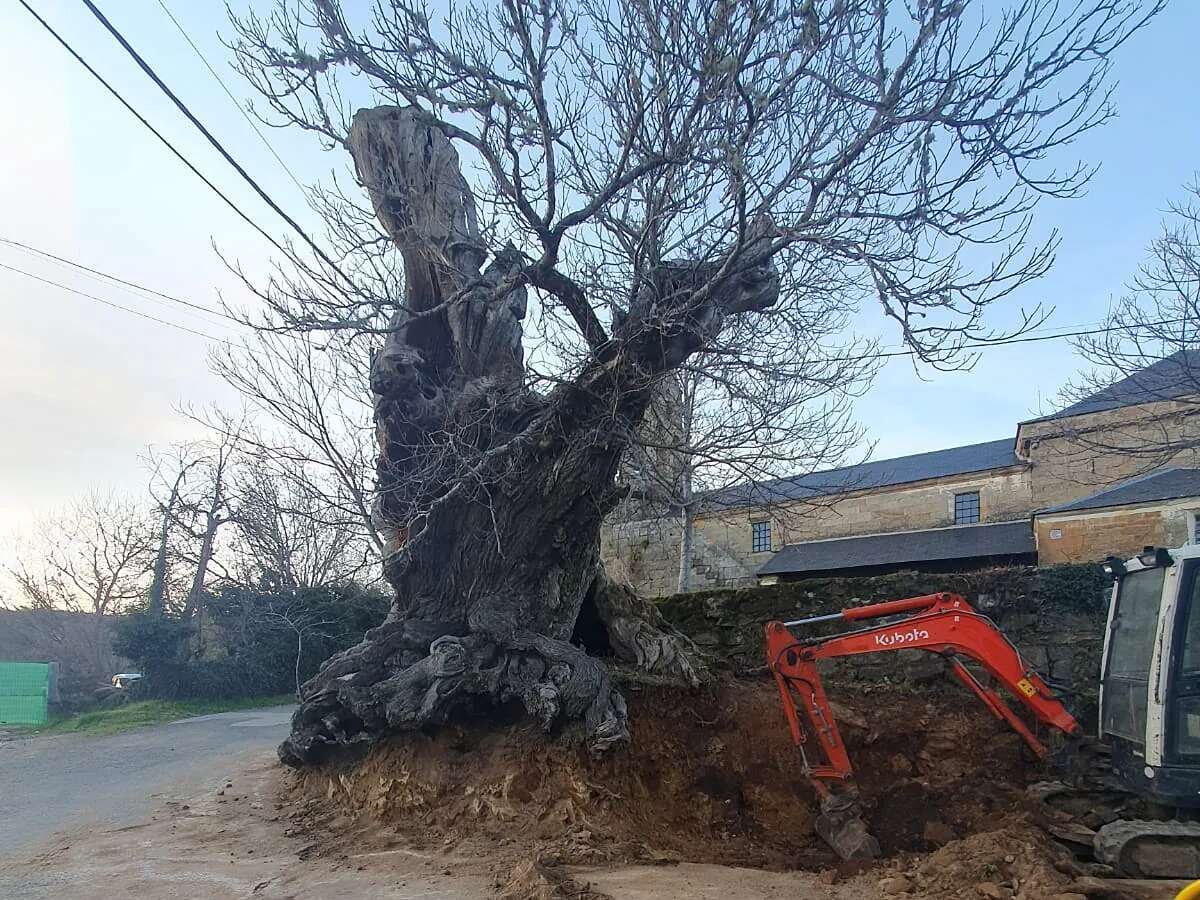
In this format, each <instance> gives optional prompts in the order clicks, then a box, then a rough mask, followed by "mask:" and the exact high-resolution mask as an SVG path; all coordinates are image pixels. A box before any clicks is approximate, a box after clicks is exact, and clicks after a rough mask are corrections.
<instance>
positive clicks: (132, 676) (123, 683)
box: [112, 672, 142, 688]
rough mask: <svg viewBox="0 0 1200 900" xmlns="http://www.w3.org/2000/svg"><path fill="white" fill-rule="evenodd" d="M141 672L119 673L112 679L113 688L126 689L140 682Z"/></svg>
mask: <svg viewBox="0 0 1200 900" xmlns="http://www.w3.org/2000/svg"><path fill="white" fill-rule="evenodd" d="M141 679H142V673H141V672H120V673H118V674H116V675H114V676H113V677H112V683H113V687H119V688H127V687H129V686H130V685H131V684H133V683H134V682H135V681H141Z"/></svg>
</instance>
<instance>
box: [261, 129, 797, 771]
mask: <svg viewBox="0 0 1200 900" xmlns="http://www.w3.org/2000/svg"><path fill="white" fill-rule="evenodd" d="M349 146H350V149H351V153H352V155H353V157H354V161H355V164H356V167H357V170H358V175H359V178H360V180H361V181H362V182H363V183H364V184H365V185H366V186H367V189H368V191H369V192H370V195H371V200H372V203H373V204H374V208H375V211H376V214H377V216H378V217H379V220H380V222H381V223H382V224H383V226H384V228H385V229H386V230H387V232H388V234H389V235H390V236H391V237H392V239H393V240H394V241H395V243H396V245H397V246H398V248H399V250H400V251H401V253H402V255H403V259H404V268H405V276H406V297H405V299H404V303H403V306H402V309H401V310H400V311H398V312H397V313H396V315H395V317H394V319H393V321H392V323H391V330H390V332H389V335H388V337H387V339H386V342H385V344H384V346H383V347H382V348H381V350H380V351H379V353H378V354H377V355H376V358H375V360H374V364H373V368H372V377H371V389H372V392H373V396H374V403H375V421H376V431H377V438H378V443H379V458H378V472H377V475H378V484H377V488H378V496H377V500H376V507H375V510H374V515H375V518H376V520H377V524H378V527H379V528H380V531H381V534H383V535H384V538H385V541H386V548H385V558H384V574H385V576H386V578H387V580H388V582H389V583H390V584H391V586H392V588H393V589H394V590H395V599H394V600H393V603H392V608H391V612H390V614H389V615H388V618H387V620H386V621H385V622H384V624H382V625H381V626H379V627H378V628H375V629H372V630H371V631H369V632H368V633H367V635H366V637H365V639H364V640H363V641H362V642H361V643H360V644H358V645H357V646H356V647H353V648H351V649H350V650H347V651H345V652H343V653H340V654H338V655H337V656H334V657H333V658H331V659H330V660H328V661H327V662H326V663H325V664H324V666H323V667H322V669H321V670H320V672H319V673H318V674H317V675H316V676H315V677H314V678H313V679H312V680H310V681H309V682H307V683H306V684H305V685H304V687H303V689H302V691H301V705H300V708H299V710H298V711H297V713H296V715H295V718H294V720H293V724H292V733H291V735H290V736H289V737H288V739H287V740H286V741H285V742H284V743H283V744H282V745H281V747H280V757H281V758H282V759H283V760H284V761H285V762H288V763H291V764H293V765H299V764H302V763H307V762H314V761H318V760H320V759H322V758H323V757H324V756H325V755H326V754H327V753H328V752H329V750H330V749H332V748H335V747H337V746H338V745H343V744H347V743H351V742H357V741H363V740H370V739H373V738H375V737H377V736H379V735H381V734H384V733H386V732H388V731H396V730H406V729H416V728H426V727H430V726H435V725H436V724H438V723H439V722H442V721H444V720H445V719H446V717H447V716H448V715H449V714H450V713H451V712H452V711H454V710H455V709H458V708H461V707H464V706H474V707H476V708H478V709H481V710H488V709H495V708H496V707H497V706H499V705H501V704H507V703H511V702H517V703H519V704H520V705H521V706H523V707H524V709H525V710H526V711H527V712H528V713H529V714H530V715H531V716H533V717H534V718H535V719H536V720H537V721H538V722H539V723H540V724H541V725H542V726H543V727H544V728H546V729H547V730H551V729H561V728H567V727H579V728H581V729H582V734H583V735H584V737H585V739H586V741H587V743H588V745H589V746H590V747H591V748H592V749H593V750H595V751H602V750H604V749H606V748H608V747H610V746H612V745H614V744H617V743H619V742H622V741H625V740H627V739H628V737H629V729H628V722H627V716H626V708H625V702H624V700H623V698H622V696H621V693H620V692H619V690H618V689H617V687H616V686H615V685H614V682H613V680H612V678H611V677H610V674H609V671H608V670H607V668H606V666H605V664H604V663H603V662H602V661H601V660H600V659H599V658H598V657H596V656H593V655H589V653H588V652H587V650H586V649H585V647H584V646H581V643H589V644H590V646H592V647H593V648H595V647H603V649H604V651H605V653H606V654H607V655H610V656H611V657H615V658H616V659H617V660H620V661H622V662H624V663H628V664H630V665H632V666H635V667H637V668H638V669H640V670H643V671H646V672H650V673H656V674H659V675H663V676H668V677H673V678H677V679H679V680H680V681H682V682H687V683H691V684H695V683H697V682H698V680H699V679H700V678H701V677H702V674H703V664H702V661H701V660H700V657H699V654H698V652H697V651H696V648H695V647H694V646H693V645H692V644H691V643H690V642H689V641H688V640H687V639H686V638H685V637H683V636H682V635H680V634H679V633H678V632H676V631H674V630H673V629H672V628H670V627H669V626H668V625H667V624H666V623H664V622H663V620H662V619H661V617H659V615H658V614H657V612H656V610H655V609H654V607H653V605H652V604H650V603H648V602H646V601H644V600H642V599H641V598H639V597H638V596H636V595H635V594H634V593H633V592H631V591H629V590H628V589H625V588H621V587H618V586H616V585H615V584H613V583H610V582H609V581H608V580H607V579H606V578H605V577H604V572H603V569H602V567H601V565H600V558H599V533H600V524H601V522H602V521H603V519H604V518H605V516H606V515H607V514H608V513H609V511H610V510H612V509H613V507H614V506H615V504H616V503H617V502H618V500H619V499H620V490H619V489H618V487H617V485H616V471H617V464H618V462H619V460H620V458H621V454H622V453H623V451H624V450H625V449H626V448H627V447H628V446H629V443H630V441H631V440H632V437H633V435H634V433H635V432H636V431H637V427H638V425H639V423H640V422H641V420H642V417H643V415H644V413H645V411H646V408H647V405H648V404H649V402H650V399H651V396H652V394H653V391H654V388H655V385H656V383H657V381H658V379H659V378H660V377H661V376H662V375H663V374H664V373H666V372H669V371H670V370H672V369H673V368H674V367H676V366H678V365H679V364H680V363H681V362H682V361H683V360H685V359H686V358H687V357H688V356H689V355H690V354H691V353H693V352H695V351H696V350H697V349H698V348H699V347H701V346H702V345H703V343H704V342H705V341H706V340H709V339H711V337H712V336H713V335H715V334H716V333H717V331H718V330H719V329H720V327H721V325H722V323H723V321H724V319H725V317H726V316H727V315H729V314H731V313H737V312H743V311H749V310H761V309H763V308H765V307H767V306H770V305H771V304H773V303H774V302H775V300H776V298H777V296H778V274H777V272H776V270H775V268H774V266H773V265H772V263H771V262H770V259H769V257H768V256H767V254H766V253H765V251H764V252H763V253H760V254H759V255H758V258H756V259H754V258H752V260H751V263H750V264H747V263H746V262H745V261H744V260H743V261H742V262H741V264H740V265H739V266H736V267H734V266H729V267H727V268H729V269H730V270H731V271H730V273H729V274H727V275H724V274H718V275H717V276H716V277H714V272H718V271H719V270H718V269H716V268H713V266H714V265H716V264H714V263H706V264H703V265H699V264H698V265H690V264H687V263H666V264H664V265H663V266H662V267H661V269H660V270H659V271H656V272H654V273H652V276H651V278H650V279H649V283H650V287H648V288H647V289H645V290H643V291H640V292H639V293H638V294H637V297H638V299H637V300H636V301H635V302H634V303H633V304H632V306H631V308H630V309H629V310H628V314H627V315H625V316H622V317H620V321H619V323H618V324H616V325H615V327H614V333H613V334H612V335H611V336H609V335H607V334H605V333H604V330H603V328H602V327H601V326H600V324H599V323H598V322H597V321H596V319H595V316H594V314H593V313H592V312H591V310H590V308H588V307H587V306H586V301H583V300H582V298H581V297H580V296H579V295H578V293H577V291H578V288H577V287H575V286H574V285H573V284H571V283H570V282H569V281H567V279H565V278H564V277H563V276H561V275H560V274H559V273H558V272H557V271H556V270H554V269H553V267H551V266H548V265H546V264H545V263H544V262H543V263H534V262H531V261H530V260H529V259H528V258H527V257H525V256H523V255H522V254H520V253H518V252H517V251H516V250H514V249H513V248H512V247H508V248H505V249H503V250H500V251H499V252H496V253H492V254H489V252H488V250H487V249H486V248H485V246H484V244H483V243H482V241H481V240H480V236H479V230H478V227H477V225H476V221H475V211H474V202H473V198H472V196H471V193H470V191H469V189H468V187H467V184H466V181H465V179H464V178H463V175H462V173H461V170H460V168H459V162H458V158H457V154H456V153H455V151H454V149H453V147H452V146H451V144H450V142H449V140H448V139H447V138H446V137H445V136H444V135H443V134H442V133H441V132H440V131H439V130H438V129H437V128H436V127H435V126H434V125H432V124H430V123H429V122H428V121H427V120H426V119H425V118H424V117H423V116H422V115H421V114H420V113H418V112H416V111H414V110H412V109H408V108H397V107H380V108H375V109H369V110H362V111H360V112H359V113H358V114H357V115H356V116H355V118H354V122H353V127H352V128H351V131H350V141H349ZM764 243H765V242H764ZM485 263H486V265H485ZM530 284H532V285H534V286H536V287H538V288H540V289H542V290H544V291H546V292H548V293H549V294H551V295H553V296H554V297H555V299H556V300H558V301H559V302H560V303H561V305H562V306H563V307H564V308H566V309H568V310H569V311H570V312H571V313H572V315H573V317H574V318H575V320H576V322H577V323H578V325H579V328H580V332H581V333H582V334H583V335H584V337H585V338H586V339H587V341H588V343H589V346H590V348H591V352H590V354H589V357H588V359H587V360H586V361H585V362H584V363H583V364H582V365H581V367H580V369H579V371H578V373H577V374H576V375H575V376H574V377H573V378H572V379H571V380H569V381H566V382H564V383H562V384H560V385H559V386H557V387H556V388H554V389H553V390H552V391H550V392H549V393H544V394H543V393H538V392H535V391H533V390H531V389H530V388H529V387H528V386H527V385H526V383H525V379H524V369H523V358H522V354H523V351H522V346H521V322H522V319H523V317H524V314H525V304H526V290H527V285H530ZM699 284H703V285H705V289H704V290H703V291H697V290H695V289H693V288H691V287H689V286H693V285H699ZM714 285H715V288H714ZM583 630H587V631H588V632H589V633H590V634H591V636H592V640H591V641H590V642H581V641H580V640H579V639H578V637H579V635H578V633H577V631H583ZM573 638H574V639H573Z"/></svg>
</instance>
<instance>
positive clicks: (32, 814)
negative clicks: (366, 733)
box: [0, 706, 292, 861]
mask: <svg viewBox="0 0 1200 900" xmlns="http://www.w3.org/2000/svg"><path fill="white" fill-rule="evenodd" d="M291 714H292V707H290V706H276V707H271V708H269V709H260V710H244V711H242V712H229V713H217V714H215V715H210V716H197V717H195V718H191V719H181V720H179V721H178V722H171V723H169V724H166V725H152V726H147V727H145V728H137V729H134V730H132V731H126V732H123V733H121V734H114V735H108V736H105V737H87V736H80V735H59V736H49V737H28V738H26V737H22V738H15V739H9V740H3V739H0V861H2V860H6V859H7V860H11V859H14V858H15V857H16V855H17V854H18V853H19V852H20V851H22V850H28V849H30V848H32V847H35V846H37V845H39V844H41V843H43V842H44V841H46V840H47V839H48V838H50V837H52V836H53V835H54V834H56V833H57V832H59V831H63V830H66V829H75V828H79V827H81V826H87V825H91V824H96V825H103V826H105V827H113V826H117V827H119V826H122V825H126V824H131V823H134V822H137V821H140V820H144V819H145V817H146V816H147V815H149V814H150V812H151V811H152V810H153V809H154V808H155V807H156V806H157V805H158V803H159V802H160V797H161V796H162V795H163V794H165V793H170V794H172V795H178V794H179V792H180V791H181V790H183V791H186V790H188V789H190V788H192V787H193V786H194V787H196V788H200V787H202V786H204V785H205V784H206V783H208V782H216V781H219V780H220V779H222V778H225V777H227V776H228V775H230V774H232V773H233V772H234V771H236V769H237V764H238V762H239V761H240V759H241V758H242V757H245V756H248V755H254V754H261V753H262V752H263V750H265V749H269V748H271V747H274V746H275V745H276V744H278V743H279V742H280V741H281V740H283V738H284V737H285V736H286V735H287V731H288V723H289V722H290V720H291Z"/></svg>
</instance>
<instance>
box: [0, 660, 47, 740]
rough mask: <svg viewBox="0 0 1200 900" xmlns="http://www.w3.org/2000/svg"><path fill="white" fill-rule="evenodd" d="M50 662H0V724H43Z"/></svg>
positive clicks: (44, 721) (44, 722)
mask: <svg viewBox="0 0 1200 900" xmlns="http://www.w3.org/2000/svg"><path fill="white" fill-rule="evenodd" d="M49 699H50V664H49V663H27V662H0V725H44V724H46V706H47V702H48V701H49Z"/></svg>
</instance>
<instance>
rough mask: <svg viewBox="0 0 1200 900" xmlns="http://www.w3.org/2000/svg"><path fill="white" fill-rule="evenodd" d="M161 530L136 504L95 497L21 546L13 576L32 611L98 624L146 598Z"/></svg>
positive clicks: (53, 517)
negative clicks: (64, 613) (86, 616)
mask: <svg viewBox="0 0 1200 900" xmlns="http://www.w3.org/2000/svg"><path fill="white" fill-rule="evenodd" d="M154 552H155V529H154V526H153V525H152V524H151V521H150V519H149V517H148V516H147V515H146V513H145V512H144V510H143V509H142V508H141V507H140V506H139V505H138V504H137V503H136V502H134V501H133V500H131V499H129V498H125V497H120V496H117V495H116V494H100V493H89V494H87V495H85V496H84V497H81V498H80V499H79V500H77V501H76V502H74V503H72V504H70V505H69V506H67V507H66V508H64V509H62V510H60V511H59V512H56V513H52V514H50V515H48V516H45V517H43V518H41V519H39V520H38V521H37V522H35V524H34V527H33V530H32V534H31V535H27V536H25V537H24V538H21V539H18V542H17V547H16V552H15V554H14V558H15V559H16V564H15V565H14V566H13V567H12V568H10V569H9V575H10V576H11V577H12V579H13V581H14V582H15V583H16V585H17V588H18V589H19V591H20V594H21V597H22V599H23V600H24V601H25V604H24V605H27V606H32V607H34V608H36V609H62V610H68V611H71V612H86V613H91V614H93V615H96V616H103V615H107V614H110V613H116V612H120V611H122V610H123V609H125V608H126V607H128V606H130V605H132V604H134V603H137V602H140V601H142V600H143V599H144V598H145V596H146V589H147V576H148V575H149V573H150V572H151V568H152V565H153V560H154Z"/></svg>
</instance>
